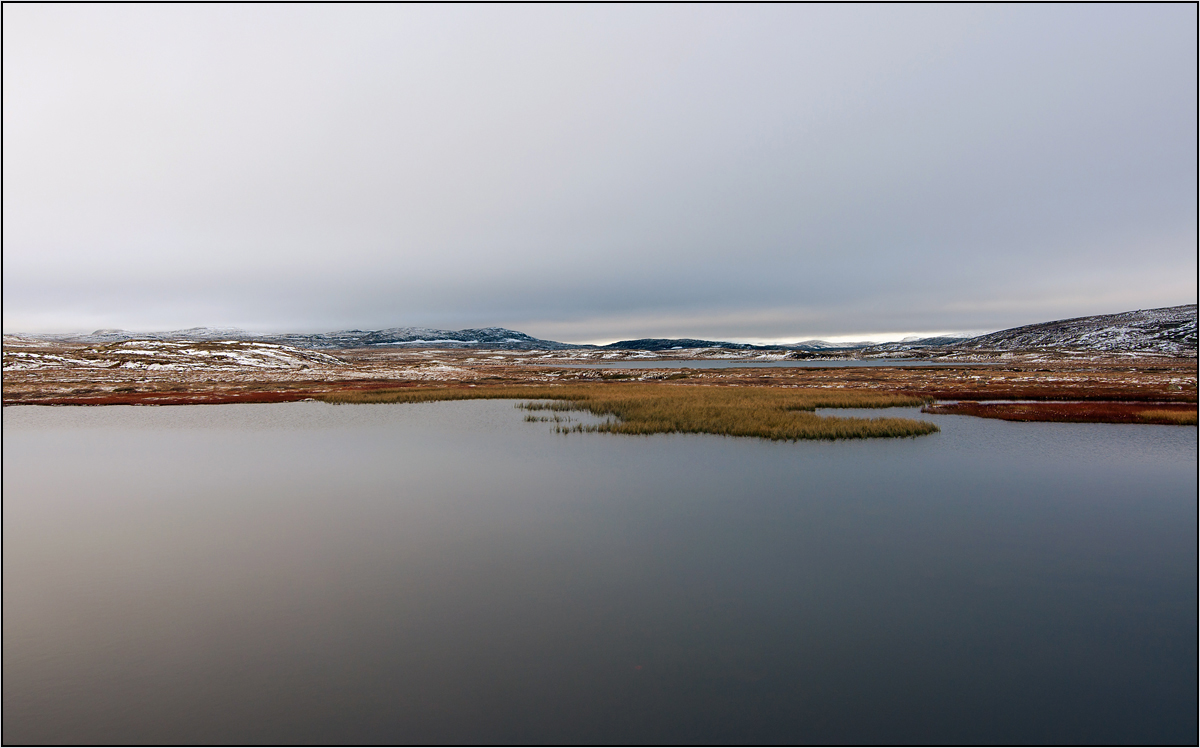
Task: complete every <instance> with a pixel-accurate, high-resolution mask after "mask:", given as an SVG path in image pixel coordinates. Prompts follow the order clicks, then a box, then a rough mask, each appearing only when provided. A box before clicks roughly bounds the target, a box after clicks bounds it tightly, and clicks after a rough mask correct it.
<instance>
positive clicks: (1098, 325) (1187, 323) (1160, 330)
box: [954, 304, 1196, 354]
mask: <svg viewBox="0 0 1200 748" xmlns="http://www.w3.org/2000/svg"><path fill="white" fill-rule="evenodd" d="M954 347H955V348H963V349H968V350H989V351H1017V350H1036V349H1046V348H1060V349H1072V350H1088V351H1098V352H1142V353H1175V354H1185V353H1188V352H1191V353H1193V354H1194V353H1195V352H1196V305H1195V304H1185V305H1183V306H1171V307H1163V308H1161V309H1142V310H1139V311H1136V312H1124V313H1122V314H1102V315H1097V316H1094V317H1075V318H1074V319H1064V320H1058V321H1057V322H1043V323H1041V324H1037V325H1025V326H1024V327H1014V328H1012V329H1010V330H1001V331H999V332H993V333H989V334H987V335H980V336H979V337H977V338H971V339H970V340H967V341H964V342H962V343H958V344H957V345H955V346H954Z"/></svg>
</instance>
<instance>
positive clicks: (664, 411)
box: [321, 383, 938, 440]
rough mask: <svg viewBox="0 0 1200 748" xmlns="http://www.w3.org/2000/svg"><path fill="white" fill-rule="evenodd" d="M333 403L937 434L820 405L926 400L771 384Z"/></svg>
mask: <svg viewBox="0 0 1200 748" xmlns="http://www.w3.org/2000/svg"><path fill="white" fill-rule="evenodd" d="M321 399H323V400H325V401H326V402H330V403H417V402H432V401H437V400H482V399H509V400H512V399H516V400H527V401H536V400H551V401H554V402H552V403H548V404H546V403H533V402H531V403H527V404H526V405H524V406H523V407H526V408H527V409H530V410H542V409H548V410H578V411H586V412H589V413H592V414H594V415H597V416H601V417H605V416H607V417H610V420H608V421H606V422H604V423H600V424H593V425H587V426H584V425H577V426H574V427H572V428H571V429H569V430H575V431H599V432H605V433H612V434H720V435H722V436H752V437H759V438H763V439H775V440H796V439H863V438H869V437H899V436H921V435H923V434H930V433H933V432H935V431H938V427H937V426H935V425H933V424H932V423H928V422H926V421H917V420H913V419H909V418H836V417H830V416H818V415H816V414H815V413H813V412H812V411H814V410H815V409H817V408H888V407H896V406H917V405H922V404H924V403H925V402H926V400H924V399H922V398H917V397H912V396H906V395H894V394H885V393H876V392H829V391H821V390H803V389H774V388H767V387H706V386H695V385H693V386H663V385H660V384H615V383H604V384H600V383H597V384H577V385H565V386H554V385H549V386H518V387H487V388H483V387H480V388H464V387H455V388H450V387H430V388H404V389H394V390H373V391H360V392H335V393H330V394H328V395H325V396H323V397H322V398H321Z"/></svg>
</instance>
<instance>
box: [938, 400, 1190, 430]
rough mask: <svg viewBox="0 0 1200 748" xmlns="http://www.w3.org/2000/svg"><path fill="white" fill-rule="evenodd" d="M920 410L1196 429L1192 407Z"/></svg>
mask: <svg viewBox="0 0 1200 748" xmlns="http://www.w3.org/2000/svg"><path fill="white" fill-rule="evenodd" d="M924 410H925V412H927V413H942V414H951V415H962V416H976V417H978V418H999V419H1000V420H1004V421H1045V422H1057V423H1149V424H1161V425H1176V426H1195V425H1196V406H1195V405H1194V404H1190V403H1137V402H1094V401H1087V402H1074V403H1060V402H1035V403H989V402H973V401H963V402H957V403H939V404H938V405H929V406H926V407H925V408H924Z"/></svg>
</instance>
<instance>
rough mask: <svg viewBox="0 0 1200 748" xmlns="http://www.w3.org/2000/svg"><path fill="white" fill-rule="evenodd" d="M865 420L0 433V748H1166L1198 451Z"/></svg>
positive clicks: (1192, 546)
mask: <svg viewBox="0 0 1200 748" xmlns="http://www.w3.org/2000/svg"><path fill="white" fill-rule="evenodd" d="M856 413H862V414H864V415H872V416H873V415H881V414H887V415H893V414H903V415H912V416H913V417H919V418H928V419H930V420H933V421H935V422H937V423H938V424H939V425H940V426H941V428H942V431H941V433H939V434H934V435H931V436H925V437H920V438H916V439H897V440H872V441H848V442H837V443H772V442H764V441H758V440H752V439H731V438H722V437H714V436H653V437H627V436H615V435H610V434H579V433H576V434H570V435H566V436H564V435H559V434H555V433H553V432H552V431H551V429H550V426H549V425H548V424H545V423H528V422H525V421H524V420H523V418H524V415H525V412H524V411H521V410H517V409H515V408H514V407H513V403H512V402H511V401H474V402H449V403H431V404H421V405H370V406H362V405H359V406H332V405H326V404H322V403H314V402H303V403H290V404H277V405H216V406H181V407H157V408H156V407H118V406H110V407H94V408H78V407H76V408H72V407H59V408H41V407H28V406H26V407H7V408H4V410H3V426H4V428H3V446H4V453H3V455H4V456H3V467H4V473H3V488H4V510H3V511H4V517H3V519H4V529H3V540H4V547H3V585H4V586H3V603H4V608H3V626H4V629H3V631H4V636H3V639H4V641H3V648H4V651H3V654H4V662H3V675H4V682H3V713H4V720H3V741H4V742H5V743H9V744H11V743H181V742H183V743H255V742H258V743H305V742H312V743H370V742H380V743H426V742H450V743H581V742H582V743H612V742H628V743H642V744H644V743H772V742H776V743H980V742H983V743H1029V742H1033V743H1188V744H1195V742H1196V740H1197V710H1196V703H1197V675H1198V673H1197V477H1196V469H1197V460H1196V449H1197V441H1196V435H1197V430H1196V429H1195V428H1192V427H1169V426H1133V425H1090V424H1086V425H1085V424H1036V423H1034V424H1025V423H1008V422H1004V421H994V420H982V419H974V418H969V417H963V416H923V415H920V414H918V413H916V411H915V409H892V410H889V411H865V412H862V411H857V412H856ZM838 414H839V415H842V414H845V413H844V412H839V413H838Z"/></svg>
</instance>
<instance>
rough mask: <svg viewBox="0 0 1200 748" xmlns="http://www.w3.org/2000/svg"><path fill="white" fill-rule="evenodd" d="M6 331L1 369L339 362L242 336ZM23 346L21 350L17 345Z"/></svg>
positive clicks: (232, 367) (221, 367)
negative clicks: (59, 345)
mask: <svg viewBox="0 0 1200 748" xmlns="http://www.w3.org/2000/svg"><path fill="white" fill-rule="evenodd" d="M9 337H10V336H5V346H4V371H29V370H32V369H64V368H66V369H109V370H141V371H245V370H246V369H309V368H314V367H322V366H339V365H344V362H343V361H341V360H340V359H337V358H334V357H333V356H329V355H326V354H324V353H318V352H316V351H302V350H298V349H296V348H290V347H288V346H282V345H275V344H272V343H259V342H247V341H221V342H211V341H165V340H131V341H123V342H119V343H106V344H101V345H88V346H81V347H72V348H69V349H67V350H61V349H60V350H53V351H46V350H37V349H36V348H34V347H33V346H21V345H14V344H13V343H15V342H16V341H15V340H10V339H9ZM23 348H24V350H22V349H23Z"/></svg>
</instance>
